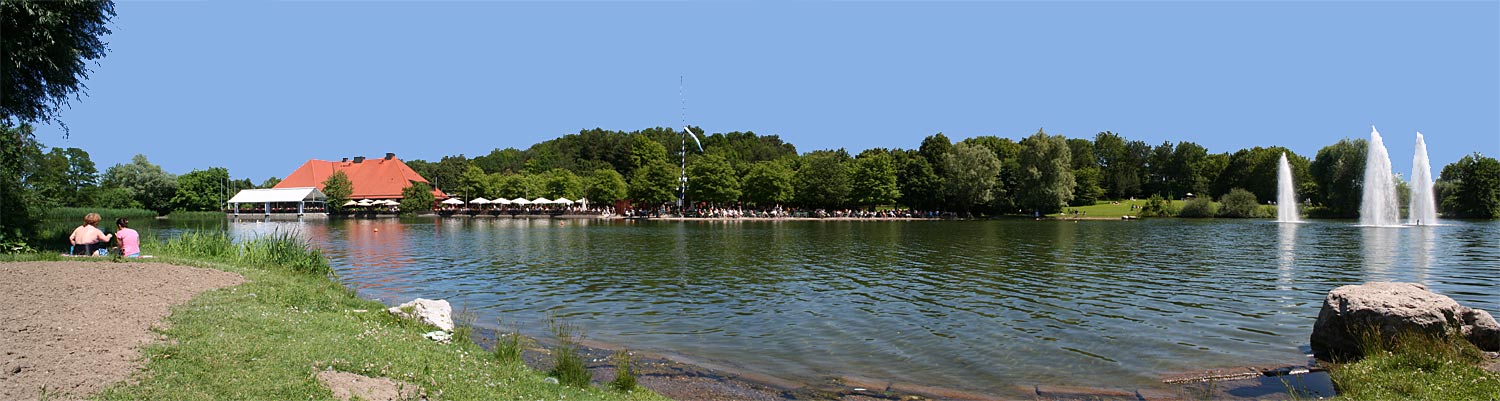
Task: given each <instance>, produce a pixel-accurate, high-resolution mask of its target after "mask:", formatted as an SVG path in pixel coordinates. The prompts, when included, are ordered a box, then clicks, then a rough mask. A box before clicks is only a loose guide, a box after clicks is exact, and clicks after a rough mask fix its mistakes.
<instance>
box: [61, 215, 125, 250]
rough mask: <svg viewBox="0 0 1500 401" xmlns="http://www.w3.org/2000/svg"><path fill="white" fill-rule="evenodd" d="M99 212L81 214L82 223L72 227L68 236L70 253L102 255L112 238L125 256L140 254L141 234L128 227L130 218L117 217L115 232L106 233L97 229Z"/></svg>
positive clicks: (107, 248)
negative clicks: (71, 232) (71, 231)
mask: <svg viewBox="0 0 1500 401" xmlns="http://www.w3.org/2000/svg"><path fill="white" fill-rule="evenodd" d="M99 220H100V217H99V214H98V213H89V214H88V215H85V216H83V225H81V226H78V228H75V229H73V234H72V235H69V236H68V245H70V250H69V252H68V254H70V255H83V256H104V255H108V254H109V242H110V241H111V240H112V239H114V240H118V242H119V249H118V250H117V251H116V252H119V253H120V254H121V255H124V256H125V257H127V258H136V257H140V256H141V235H140V233H138V232H136V231H135V230H133V229H131V228H130V219H126V218H123V217H122V218H119V219H117V220H115V234H113V235H111V234H106V233H104V231H103V230H100V229H99Z"/></svg>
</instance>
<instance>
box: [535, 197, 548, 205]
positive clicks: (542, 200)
mask: <svg viewBox="0 0 1500 401" xmlns="http://www.w3.org/2000/svg"><path fill="white" fill-rule="evenodd" d="M531 203H533V204H538V205H547V204H551V203H552V200H551V199H547V198H536V199H532V200H531Z"/></svg>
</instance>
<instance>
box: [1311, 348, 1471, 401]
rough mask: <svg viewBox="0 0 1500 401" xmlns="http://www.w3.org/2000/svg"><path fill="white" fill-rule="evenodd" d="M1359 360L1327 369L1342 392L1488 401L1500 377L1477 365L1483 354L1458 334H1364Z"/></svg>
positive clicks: (1350, 395) (1360, 396)
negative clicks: (1362, 355) (1389, 335)
mask: <svg viewBox="0 0 1500 401" xmlns="http://www.w3.org/2000/svg"><path fill="white" fill-rule="evenodd" d="M1361 344H1363V345H1362V346H1361V353H1362V354H1364V358H1363V359H1360V360H1359V361H1357V362H1350V363H1334V364H1332V366H1330V367H1329V374H1330V375H1331V376H1332V377H1333V383H1334V386H1335V387H1336V388H1337V389H1338V391H1339V396H1340V397H1344V398H1351V399H1382V400H1386V399H1389V400H1394V399H1422V400H1428V399H1443V400H1489V399H1495V397H1496V396H1497V395H1500V375H1496V374H1495V373H1493V372H1488V371H1485V370H1484V369H1482V368H1480V367H1479V363H1480V362H1482V361H1483V354H1482V353H1481V352H1480V351H1479V349H1478V348H1475V347H1474V345H1473V344H1470V343H1469V342H1468V341H1465V340H1464V339H1463V338H1462V337H1459V336H1433V335H1428V334H1423V333H1401V334H1398V335H1395V336H1391V337H1382V336H1380V335H1378V334H1375V335H1366V336H1362V341H1361Z"/></svg>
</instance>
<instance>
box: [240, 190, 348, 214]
mask: <svg viewBox="0 0 1500 401" xmlns="http://www.w3.org/2000/svg"><path fill="white" fill-rule="evenodd" d="M324 202H328V195H325V194H323V191H319V190H318V189H317V188H314V187H299V188H266V189H246V190H241V191H240V192H239V193H236V194H234V197H232V198H229V201H228V202H225V203H228V204H229V207H230V208H232V209H234V214H235V215H239V214H240V205H241V204H246V203H248V204H251V205H260V206H261V212H262V213H265V214H266V215H267V216H269V215H270V214H271V212H272V211H273V205H272V204H273V203H274V204H280V205H277V206H274V208H276V209H278V210H276V212H277V213H291V210H290V209H291V208H290V204H293V203H295V204H296V205H297V215H298V216H302V215H303V212H305V211H306V208H307V204H308V203H312V204H313V206H315V207H317V206H319V205H322V204H323V203H324ZM319 213H322V212H321V211H320V212H319Z"/></svg>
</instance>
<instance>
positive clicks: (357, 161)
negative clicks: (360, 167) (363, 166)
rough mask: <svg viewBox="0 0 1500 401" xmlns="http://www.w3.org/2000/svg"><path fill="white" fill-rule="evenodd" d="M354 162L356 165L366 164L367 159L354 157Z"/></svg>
mask: <svg viewBox="0 0 1500 401" xmlns="http://www.w3.org/2000/svg"><path fill="white" fill-rule="evenodd" d="M354 162H355V163H364V162H365V157H364V156H354Z"/></svg>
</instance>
